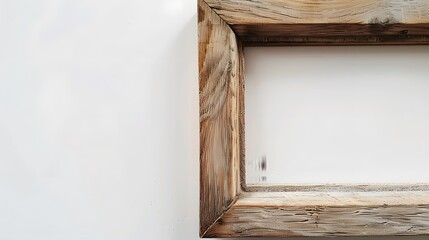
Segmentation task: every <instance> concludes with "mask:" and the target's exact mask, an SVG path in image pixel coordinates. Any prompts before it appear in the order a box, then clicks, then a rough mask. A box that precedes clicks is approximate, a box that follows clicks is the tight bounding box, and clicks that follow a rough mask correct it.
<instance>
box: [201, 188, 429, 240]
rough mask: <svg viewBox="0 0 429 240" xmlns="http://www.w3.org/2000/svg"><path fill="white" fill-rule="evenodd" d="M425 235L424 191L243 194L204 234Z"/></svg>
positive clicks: (427, 201) (428, 213) (428, 210)
mask: <svg viewBox="0 0 429 240" xmlns="http://www.w3.org/2000/svg"><path fill="white" fill-rule="evenodd" d="M416 203H419V204H416ZM427 234H429V192H427V191H404V192H353V193H350V192H319V193H314V192H292V193H286V192H275V193H266V192H265V193H243V194H241V195H240V197H239V199H238V200H237V202H236V204H235V205H234V206H233V207H232V208H231V209H229V210H228V211H227V212H226V213H225V214H224V215H223V217H222V218H221V219H220V220H219V221H218V222H217V223H216V224H215V225H214V226H213V227H212V228H211V229H210V230H209V231H208V232H207V236H208V237H211V236H216V237H249V236H252V237H262V236H263V237H298V236H318V237H330V236H389V235H390V236H392V235H427Z"/></svg>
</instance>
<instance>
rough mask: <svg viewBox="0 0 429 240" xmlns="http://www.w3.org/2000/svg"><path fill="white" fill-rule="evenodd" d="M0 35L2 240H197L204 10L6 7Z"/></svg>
mask: <svg viewBox="0 0 429 240" xmlns="http://www.w3.org/2000/svg"><path fill="white" fill-rule="evenodd" d="M0 30H1V31H0V34H1V38H0V239H5V240H14V239H19V240H24V239H25V240H27V239H31V240H39V239H40V240H49V239H55V240H58V239H73V240H76V239H88V240H109V239H114V240H128V239H139V240H141V239H162V240H164V239H198V204H199V203H198V186H199V184H198V85H197V76H198V74H197V28H196V2H195V1H194V0H186V1H185V0H169V1H166V0H164V1H162V0H158V1H142V0H123V1H112V0H109V1H106V0H105V1H101V0H98V1H95V0H92V1H91V0H73V1H71V0H69V1H68V0H58V1H50V0H33V1H23V0H16V1H0ZM351 239H354V238H351ZM351 239H350V240H351ZM386 239H392V238H386ZM398 239H402V238H398ZM413 239H425V238H423V237H421V238H413Z"/></svg>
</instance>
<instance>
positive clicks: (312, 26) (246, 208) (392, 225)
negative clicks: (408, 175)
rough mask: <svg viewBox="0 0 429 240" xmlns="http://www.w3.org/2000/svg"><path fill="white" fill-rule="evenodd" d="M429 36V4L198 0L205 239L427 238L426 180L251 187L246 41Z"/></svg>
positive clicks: (363, 41) (378, 41)
mask: <svg viewBox="0 0 429 240" xmlns="http://www.w3.org/2000/svg"><path fill="white" fill-rule="evenodd" d="M428 43H429V2H428V1H417V0H416V1H401V0H383V1H380V0H359V1H351V0H330V1H319V0H299V1H287V0H198V48H199V95H200V236H202V237H290V236H367V235H428V234H429V202H428V199H429V191H428V190H429V187H428V186H427V185H424V184H422V185H415V184H413V185H347V186H343V185H335V184H334V185H332V184H331V185H317V186H308V185H305V186H304V185H302V186H293V187H282V186H280V187H279V186H270V187H265V186H247V185H246V182H245V170H244V169H245V167H244V159H245V157H246V156H245V143H244V140H245V139H244V130H245V125H246V123H245V109H244V105H245V103H244V92H245V86H244V80H245V79H244V58H243V48H244V47H248V46H292V45H305V46H308V45H403V44H405V45H414V44H423V45H428Z"/></svg>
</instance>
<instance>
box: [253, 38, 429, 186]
mask: <svg viewBox="0 0 429 240" xmlns="http://www.w3.org/2000/svg"><path fill="white" fill-rule="evenodd" d="M245 58H246V59H245V60H246V72H245V75H246V83H245V84H246V93H245V94H246V101H245V104H246V161H247V163H248V164H247V166H248V167H247V171H246V173H248V174H246V178H247V179H248V183H258V182H259V181H260V178H261V176H263V175H265V176H266V180H265V183H271V184H272V183H274V184H282V183H286V184H291V183H293V184H297V183H298V184H302V183H306V184H312V183H313V184H315V183H317V184H320V183H337V184H341V183H429V174H428V173H427V170H428V169H429V161H428V159H429V124H428V123H429V94H428V93H429V68H428V66H429V46H366V47H356V46H355V47H277V48H246V49H245ZM262 156H265V158H266V161H267V170H266V172H262V171H255V170H257V168H255V167H254V166H255V165H257V164H255V162H258V160H259V159H261V158H262Z"/></svg>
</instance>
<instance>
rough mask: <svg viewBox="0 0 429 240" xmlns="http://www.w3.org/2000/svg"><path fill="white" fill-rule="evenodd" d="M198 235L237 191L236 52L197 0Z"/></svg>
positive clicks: (227, 32)
mask: <svg viewBox="0 0 429 240" xmlns="http://www.w3.org/2000/svg"><path fill="white" fill-rule="evenodd" d="M198 48H199V91H200V235H201V236H204V233H205V232H206V231H207V230H208V229H209V228H210V227H211V226H212V225H213V224H214V223H215V222H216V221H217V220H218V219H219V218H220V217H221V216H222V214H223V213H224V212H225V211H226V210H227V209H228V208H229V207H230V206H231V204H233V202H234V201H235V199H236V198H237V196H238V194H239V193H240V172H239V171H240V123H239V106H240V102H239V98H240V91H239V62H240V61H239V52H238V47H237V39H236V37H235V34H234V32H233V31H232V30H231V28H230V27H229V26H228V25H227V24H226V23H225V22H224V21H223V20H222V19H221V18H220V17H219V16H218V15H217V14H216V13H215V12H214V11H213V10H211V9H210V7H209V6H208V5H207V4H206V3H205V2H204V1H203V0H199V1H198Z"/></svg>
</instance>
